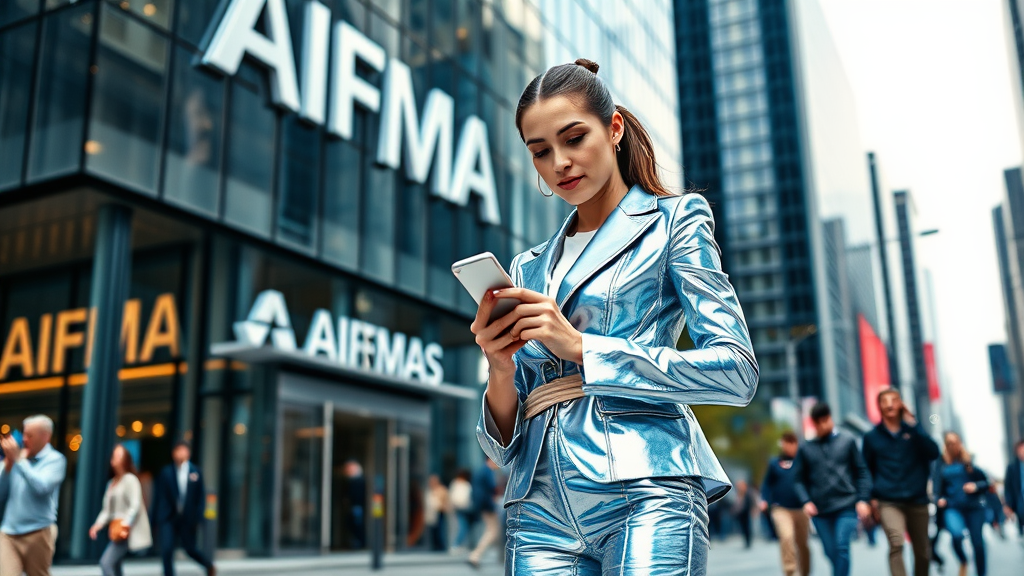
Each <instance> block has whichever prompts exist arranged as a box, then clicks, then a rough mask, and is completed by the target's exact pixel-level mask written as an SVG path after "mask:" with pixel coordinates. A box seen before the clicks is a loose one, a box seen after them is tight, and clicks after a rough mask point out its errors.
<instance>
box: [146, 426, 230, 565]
mask: <svg viewBox="0 0 1024 576" xmlns="http://www.w3.org/2000/svg"><path fill="white" fill-rule="evenodd" d="M191 457H192V449H191V447H190V446H189V444H188V442H183V441H182V442H178V443H177V444H175V445H174V450H173V451H172V452H171V458H172V459H173V460H174V463H173V464H168V465H167V466H166V467H165V468H164V469H163V470H162V471H161V472H160V476H159V477H157V481H156V487H155V488H154V490H153V514H152V515H151V516H152V518H153V522H154V525H155V526H156V527H157V531H158V537H159V541H160V555H161V556H162V557H163V562H164V576H174V548H175V544H176V542H180V543H181V547H182V548H183V549H184V550H185V553H186V554H188V555H189V556H191V557H192V559H193V560H195V561H196V562H198V563H200V564H202V565H203V566H204V567H206V573H207V575H208V576H216V574H217V569H216V568H214V566H213V562H212V561H210V559H209V558H207V557H206V556H204V555H203V553H202V552H200V551H199V549H198V548H196V531H197V530H198V528H199V523H200V522H201V521H202V520H203V512H204V511H205V509H206V488H205V487H204V486H203V474H202V472H200V471H199V468H197V467H196V466H195V465H194V464H192V463H191V462H189V459H190V458H191Z"/></svg>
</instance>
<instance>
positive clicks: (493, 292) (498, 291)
mask: <svg viewBox="0 0 1024 576" xmlns="http://www.w3.org/2000/svg"><path fill="white" fill-rule="evenodd" d="M491 294H493V295H495V296H497V295H498V294H501V290H491Z"/></svg>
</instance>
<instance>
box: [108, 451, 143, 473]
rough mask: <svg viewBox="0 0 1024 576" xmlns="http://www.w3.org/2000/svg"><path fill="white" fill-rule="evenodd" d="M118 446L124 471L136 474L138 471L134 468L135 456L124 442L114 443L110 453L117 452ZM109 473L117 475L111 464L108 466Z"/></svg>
mask: <svg viewBox="0 0 1024 576" xmlns="http://www.w3.org/2000/svg"><path fill="white" fill-rule="evenodd" d="M118 448H120V449H121V454H122V456H121V459H122V464H124V473H125V474H135V475H138V474H139V472H138V470H136V468H135V458H134V457H133V456H132V453H131V452H129V451H128V448H126V447H125V445H124V444H120V443H118V444H114V449H113V450H111V451H110V453H111V455H113V453H114V452H117V449H118ZM110 475H111V476H116V475H117V474H116V472H115V470H114V467H113V466H111V467H110Z"/></svg>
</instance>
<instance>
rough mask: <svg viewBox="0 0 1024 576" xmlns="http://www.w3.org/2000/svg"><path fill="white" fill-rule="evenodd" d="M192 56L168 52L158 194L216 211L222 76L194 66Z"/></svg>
mask: <svg viewBox="0 0 1024 576" xmlns="http://www.w3.org/2000/svg"><path fill="white" fill-rule="evenodd" d="M194 56H195V55H194V54H193V53H192V52H191V51H189V50H186V49H184V48H178V50H177V52H176V53H175V55H174V80H173V88H172V90H171V106H170V115H171V118H170V123H169V125H168V131H169V134H168V139H167V164H166V166H165V168H164V198H167V199H168V200H171V201H173V202H176V203H181V204H184V205H186V206H190V207H192V208H197V209H199V210H201V211H203V212H206V213H208V214H216V213H217V206H218V201H219V199H220V195H219V181H218V180H219V178H220V168H221V146H220V142H221V133H222V132H221V131H222V127H221V115H222V110H223V107H224V103H223V102H224V81H223V80H221V79H220V78H218V77H215V76H212V75H210V74H208V73H206V72H204V71H202V69H200V68H197V67H196V66H194V65H193V58H194Z"/></svg>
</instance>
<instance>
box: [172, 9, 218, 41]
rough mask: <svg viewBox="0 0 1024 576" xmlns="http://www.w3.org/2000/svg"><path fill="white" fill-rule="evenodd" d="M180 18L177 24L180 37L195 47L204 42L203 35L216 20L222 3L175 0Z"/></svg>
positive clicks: (178, 17)
mask: <svg viewBox="0 0 1024 576" xmlns="http://www.w3.org/2000/svg"><path fill="white" fill-rule="evenodd" d="M174 3H175V4H176V5H177V9H178V16H177V23H176V24H175V26H176V28H177V32H178V37H180V38H181V39H182V40H185V41H186V42H188V43H189V44H191V45H192V46H195V47H199V46H200V45H201V44H202V42H203V35H204V34H206V31H207V29H209V28H210V26H211V23H212V22H213V21H214V20H215V18H214V15H216V14H217V10H218V5H219V4H220V2H211V1H210V0H175V2H174Z"/></svg>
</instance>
